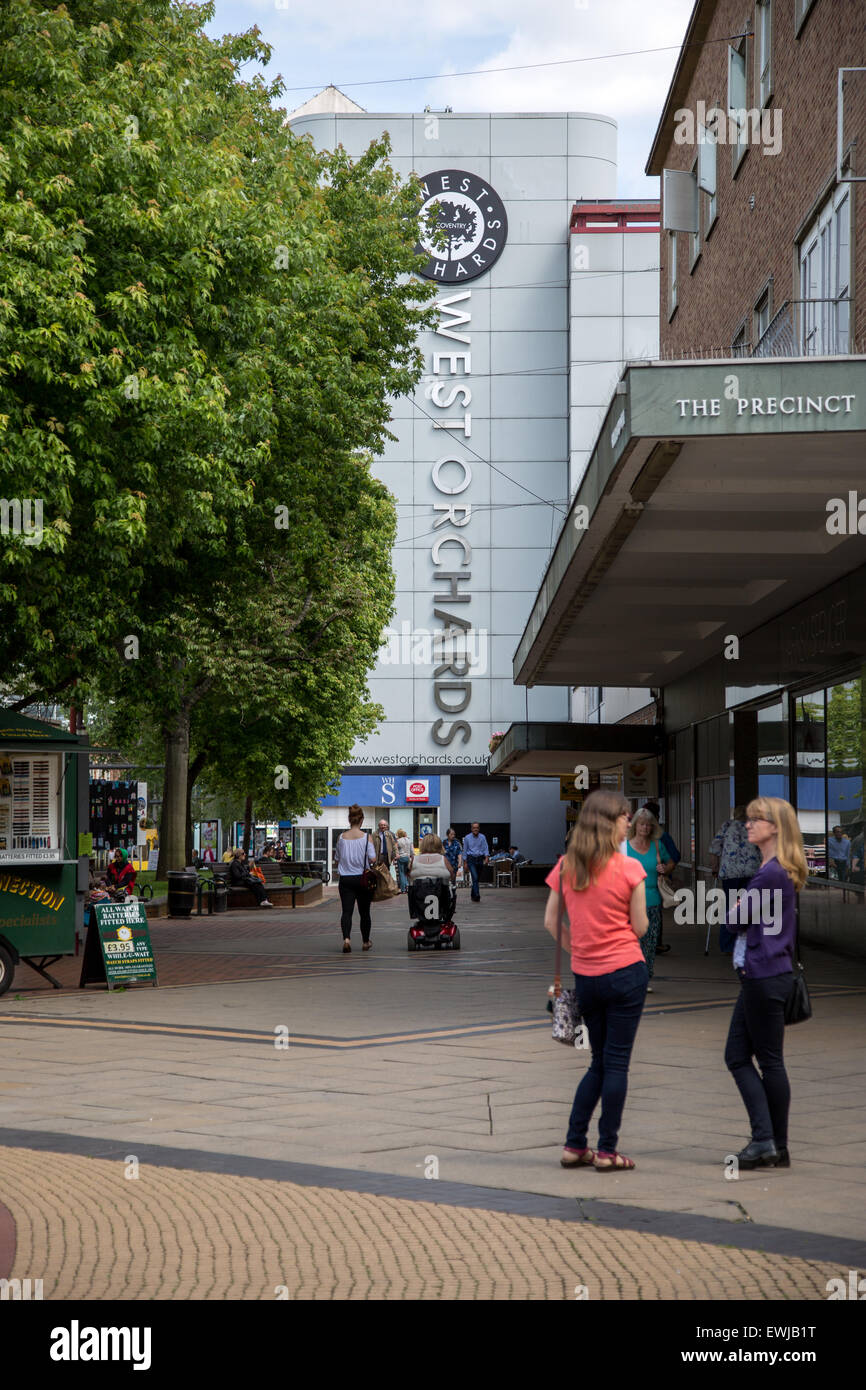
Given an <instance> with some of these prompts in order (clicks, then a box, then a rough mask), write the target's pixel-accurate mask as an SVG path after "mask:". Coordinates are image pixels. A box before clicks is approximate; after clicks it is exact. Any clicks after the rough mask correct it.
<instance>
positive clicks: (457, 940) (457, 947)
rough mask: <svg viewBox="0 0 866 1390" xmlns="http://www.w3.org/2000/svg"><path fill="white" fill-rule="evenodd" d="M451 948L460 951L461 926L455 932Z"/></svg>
mask: <svg viewBox="0 0 866 1390" xmlns="http://www.w3.org/2000/svg"><path fill="white" fill-rule="evenodd" d="M451 950H452V951H459V950H460V928H459V927H458V928H457V930H456V932H455V933H454V939H453V941H452V942H451Z"/></svg>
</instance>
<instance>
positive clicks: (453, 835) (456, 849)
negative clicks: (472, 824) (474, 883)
mask: <svg viewBox="0 0 866 1390" xmlns="http://www.w3.org/2000/svg"><path fill="white" fill-rule="evenodd" d="M445 858H446V860H447V861H448V867H449V869H450V870H451V882H452V883H456V882H457V875H458V873H459V872H460V866H461V864H462V863H463V846H462V844H461V843H460V841H459V840H458V838H457V831H456V830H455V829H454V827H453V826H449V827H448V830H447V833H446V835H445Z"/></svg>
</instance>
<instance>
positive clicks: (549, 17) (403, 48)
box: [207, 0, 693, 198]
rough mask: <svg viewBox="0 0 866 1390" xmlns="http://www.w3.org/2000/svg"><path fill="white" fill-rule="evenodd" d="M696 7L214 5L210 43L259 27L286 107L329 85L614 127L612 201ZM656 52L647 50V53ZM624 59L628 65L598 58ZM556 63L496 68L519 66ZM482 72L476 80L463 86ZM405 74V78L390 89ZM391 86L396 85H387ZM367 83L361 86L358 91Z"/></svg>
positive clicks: (508, 0) (404, 103)
mask: <svg viewBox="0 0 866 1390" xmlns="http://www.w3.org/2000/svg"><path fill="white" fill-rule="evenodd" d="M692 4H693V0H433V3H428V4H424V3H423V2H421V3H419V0H216V13H215V16H214V20H213V23H211V24H209V25H208V26H207V29H208V32H209V33H211V34H224V33H240V32H242V31H244V30H246V29H250V28H252V27H253V26H254V25H257V26H258V28H259V29H260V30H261V33H262V36H263V38H264V39H265V40H266V41H267V42H268V43H269V44H270V45H271V47H272V49H273V56H272V61H271V63H270V66H269V67H268V68H267V69H266V73H267V75H268V77H270V78H273V77H275V76H276V75H277V74H279V75H280V76H281V77H282V79H283V82H284V83H285V86H286V88H287V89H288V90H286V92H285V95H284V96H283V98H282V100H281V103H280V104H281V105H284V106H285V107H286V109H287V110H288V111H291V110H293V109H294V108H295V107H296V106H300V105H301V103H302V102H304V101H306V100H307V99H308V98H309V97H311V96H313V95H314V94H315V92H317V91H318V90H320V89H321V88H322V87H324V86H327V84H328V83H329V82H332V83H333V84H334V85H335V86H337V87H340V88H341V90H342V91H344V92H345V93H346V95H347V96H350V97H351V98H352V100H353V101H356V102H358V103H359V105H361V106H363V107H365V108H366V110H368V111H371V112H389V113H390V112H398V111H423V110H424V108H425V107H426V106H430V107H431V108H433V109H434V110H436V109H437V108H438V109H439V110H441V109H442V108H443V107H445V106H451V107H452V108H453V109H454V111H455V112H458V111H592V112H598V113H600V114H602V115H608V116H612V117H614V119H615V120H616V121H617V122H618V126H619V180H618V188H617V194H618V196H619V197H620V198H657V197H658V179H649V178H647V177H646V175H645V174H644V166H645V164H646V160H647V157H648V155H649V150H650V145H651V144H652V138H653V135H654V134H655V130H656V126H657V124H658V120H659V116H660V114H661V109H662V104H663V102H664V99H665V96H666V95H667V90H668V87H669V84H670V79H671V76H672V74H673V69H674V65H675V62H676V58H677V53H678V51H679V46H680V44H681V42H682V39H683V36H684V35H685V31H686V26H687V23H688V18H689V15H690V13H691V10H692ZM653 49H655V50H661V51H658V52H652V51H648V50H653ZM625 53H630V54H632V55H633V56H630V57H604V56H603V55H618V54H625ZM562 59H588V60H590V61H581V62H575V63H569V64H567V65H559V66H545V67H538V68H535V69H531V68H530V69H528V70H526V69H524V70H523V71H517V72H492V71H489V70H490V69H494V68H507V67H513V66H518V65H527V64H534V63H539V64H550V63H554V62H555V63H557V64H561V60H562ZM477 69H481V70H482V72H481V73H480V74H479V75H476V76H457V75H456V74H460V73H466V72H468V71H475V70H477ZM396 78H401V79H402V78H411V79H414V80H412V81H393V79H396ZM387 79H392V80H391V81H387ZM367 83H370V84H374V85H361V84H367Z"/></svg>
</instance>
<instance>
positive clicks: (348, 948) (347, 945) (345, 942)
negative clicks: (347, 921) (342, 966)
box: [343, 936, 352, 951]
mask: <svg viewBox="0 0 866 1390" xmlns="http://www.w3.org/2000/svg"><path fill="white" fill-rule="evenodd" d="M351 949H352V943H351V941H350V940H349V938H348V936H344V937H343V950H344V951H351Z"/></svg>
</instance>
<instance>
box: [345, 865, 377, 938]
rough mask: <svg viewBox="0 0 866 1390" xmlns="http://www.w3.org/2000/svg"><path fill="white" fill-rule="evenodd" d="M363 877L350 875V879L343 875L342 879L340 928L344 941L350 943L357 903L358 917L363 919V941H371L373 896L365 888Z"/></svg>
mask: <svg viewBox="0 0 866 1390" xmlns="http://www.w3.org/2000/svg"><path fill="white" fill-rule="evenodd" d="M363 877H364V876H363V874H350V875H349V876H348V877H347V876H346V875H345V874H343V875H341V877H340V902H341V903H342V905H343V914H342V916H341V917H340V928H341V930H342V933H343V940H344V941H348V940H349V937H350V936H351V935H352V917H353V915H354V911H355V903H357V904H358V915H359V916H360V918H361V940H362V941H369V940H370V904H371V902H372V901H373V894H372V893H371V892H370V890H369V888H365V887H364V884H363Z"/></svg>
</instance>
